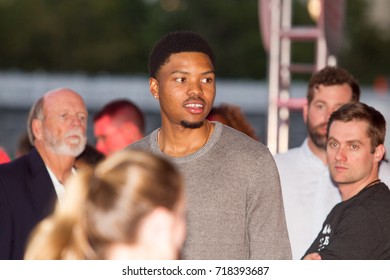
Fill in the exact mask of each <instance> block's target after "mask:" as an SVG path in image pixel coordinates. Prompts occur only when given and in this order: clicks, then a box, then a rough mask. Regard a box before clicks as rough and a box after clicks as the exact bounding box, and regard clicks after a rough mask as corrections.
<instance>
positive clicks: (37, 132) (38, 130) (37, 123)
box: [31, 119, 43, 140]
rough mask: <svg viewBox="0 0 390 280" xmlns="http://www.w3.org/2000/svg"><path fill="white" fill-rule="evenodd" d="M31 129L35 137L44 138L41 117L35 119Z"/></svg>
mask: <svg viewBox="0 0 390 280" xmlns="http://www.w3.org/2000/svg"><path fill="white" fill-rule="evenodd" d="M31 128H32V129H31V131H32V134H33V135H34V138H35V139H39V140H40V139H42V138H43V136H42V135H43V130H42V121H41V120H40V119H33V120H32V123H31Z"/></svg>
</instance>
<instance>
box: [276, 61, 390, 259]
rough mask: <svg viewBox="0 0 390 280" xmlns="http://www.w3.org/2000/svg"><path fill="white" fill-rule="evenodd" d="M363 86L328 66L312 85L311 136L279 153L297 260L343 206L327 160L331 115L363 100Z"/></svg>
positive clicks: (383, 171)
mask: <svg viewBox="0 0 390 280" xmlns="http://www.w3.org/2000/svg"><path fill="white" fill-rule="evenodd" d="M359 98H360V86H359V84H358V82H357V81H356V80H355V78H354V77H353V76H352V75H351V74H350V73H349V72H348V71H346V70H345V69H342V68H339V67H325V68H324V69H322V70H321V71H319V72H317V73H315V74H314V75H313V76H312V78H311V80H310V82H309V85H308V93H307V104H306V105H305V107H304V109H303V118H304V121H305V123H306V126H307V130H308V136H307V138H306V139H305V141H304V142H303V144H302V145H301V146H300V147H297V148H293V149H290V150H289V151H287V152H286V153H284V154H277V155H276V156H275V161H276V164H277V166H278V170H279V174H280V180H281V187H282V193H283V201H284V209H285V214H286V220H287V229H288V232H289V236H290V243H291V248H292V253H293V259H300V258H302V257H303V255H304V253H305V252H306V250H307V249H308V248H309V246H310V245H311V243H312V242H313V240H314V239H315V237H316V236H317V234H318V232H319V231H320V229H321V226H322V223H323V221H324V220H325V218H326V216H327V214H328V213H329V212H330V210H331V209H332V208H333V206H334V205H335V204H336V203H338V202H340V201H341V196H340V193H339V191H338V189H337V187H336V185H335V184H333V183H332V181H331V177H330V174H329V170H328V165H327V160H326V150H325V148H326V128H327V124H328V120H329V117H330V115H331V113H332V112H334V111H335V110H337V109H338V108H339V107H341V106H342V105H344V104H346V103H348V102H351V101H359ZM379 174H380V176H382V178H383V179H382V180H383V181H384V182H385V183H387V185H389V183H390V182H386V181H385V180H386V179H385V178H389V176H390V167H389V164H388V163H386V162H383V163H382V164H381V168H380V172H379Z"/></svg>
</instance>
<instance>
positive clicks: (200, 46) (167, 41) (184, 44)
mask: <svg viewBox="0 0 390 280" xmlns="http://www.w3.org/2000/svg"><path fill="white" fill-rule="evenodd" d="M181 52H200V53H204V54H206V55H207V56H208V57H209V58H210V60H211V63H212V64H213V66H214V65H215V57H214V53H213V50H212V49H211V47H210V45H209V43H208V42H207V41H206V40H205V39H204V38H203V37H201V36H200V35H199V34H196V33H195V32H192V31H174V32H170V33H168V34H166V35H165V36H163V37H162V38H161V39H160V40H159V41H158V42H157V43H156V44H155V45H154V47H153V49H152V51H151V53H150V55H149V76H150V77H153V78H156V75H157V73H158V71H159V70H160V68H161V66H162V65H164V64H165V63H166V62H167V61H168V59H169V57H170V56H171V55H172V54H175V53H181Z"/></svg>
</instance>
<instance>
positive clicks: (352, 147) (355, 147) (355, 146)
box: [351, 144, 359, 150]
mask: <svg viewBox="0 0 390 280" xmlns="http://www.w3.org/2000/svg"><path fill="white" fill-rule="evenodd" d="M357 149H359V146H358V145H356V144H352V145H351V150H357Z"/></svg>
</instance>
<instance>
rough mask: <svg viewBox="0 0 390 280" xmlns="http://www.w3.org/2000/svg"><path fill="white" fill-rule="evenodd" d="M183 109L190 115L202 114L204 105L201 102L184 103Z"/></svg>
mask: <svg viewBox="0 0 390 280" xmlns="http://www.w3.org/2000/svg"><path fill="white" fill-rule="evenodd" d="M184 108H186V109H187V110H188V111H189V112H190V113H193V114H200V113H202V112H203V110H204V108H205V105H204V103H202V102H195V101H192V102H186V103H185V104H184Z"/></svg>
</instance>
